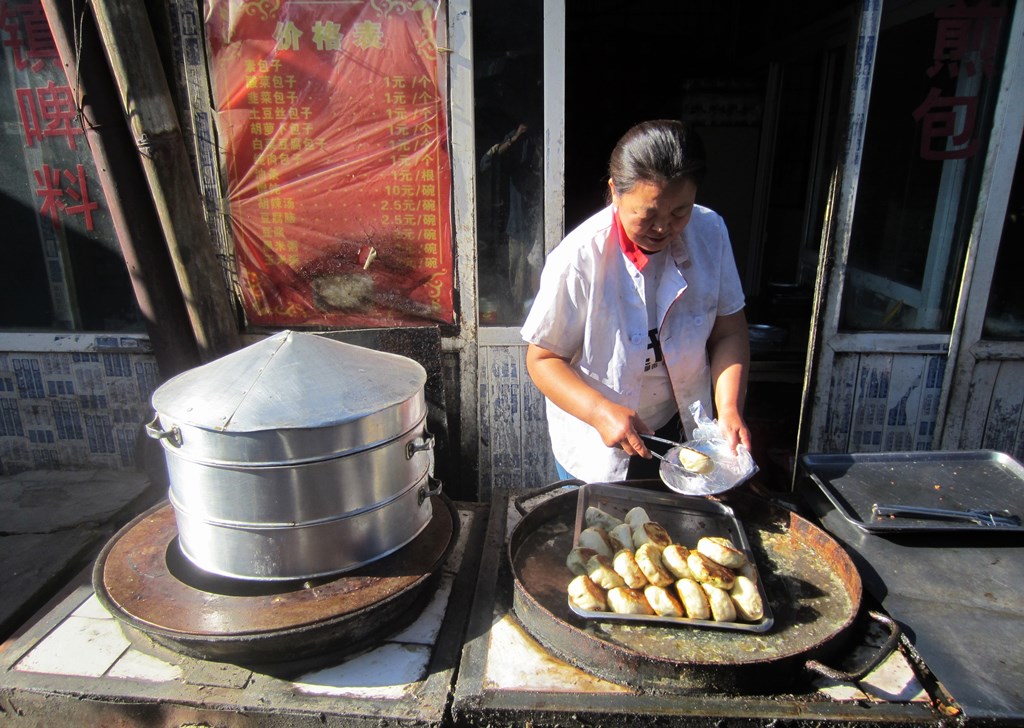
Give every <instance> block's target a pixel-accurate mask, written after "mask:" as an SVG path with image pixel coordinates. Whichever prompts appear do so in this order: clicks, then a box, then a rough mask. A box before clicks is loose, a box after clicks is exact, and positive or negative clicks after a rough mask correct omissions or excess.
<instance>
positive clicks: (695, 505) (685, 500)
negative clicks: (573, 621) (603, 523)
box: [568, 483, 775, 632]
mask: <svg viewBox="0 0 1024 728" xmlns="http://www.w3.org/2000/svg"><path fill="white" fill-rule="evenodd" d="M590 506H595V507H597V508H600V509H601V510H602V511H605V512H606V513H610V514H611V515H613V516H615V517H616V518H619V519H622V518H624V517H625V515H626V513H627V512H628V511H629V510H630V509H632V508H635V507H636V506H640V507H641V508H643V509H644V510H645V511H647V515H648V516H650V518H651V520H652V521H655V522H656V523H660V524H661V525H662V526H664V528H665V530H667V531H668V533H669V536H671V537H672V540H673V541H674V542H676V543H679V544H682V545H683V546H686V547H688V548H689V547H693V546H695V545H696V543H697V539H699V538H701V537H702V536H725V537H726V538H728V539H730V540H731V541H732V542H733V544H734V545H735V546H736V547H737V548H739V549H742V550H743V552H744V553H745V554H746V555H747V557H748V558H749V559H750V562H751V563H752V564H753V565H754V572H755V574H756V575H757V590H758V593H759V594H760V595H761V601H762V602H763V603H764V616H763V617H762V618H761V620H760V621H758V622H716V621H714V620H709V619H687V618H685V617H661V616H649V615H645V614H616V613H614V612H592V611H589V610H586V609H580V608H579V607H577V606H576V605H575V604H573V602H572V600H571V599H570V600H568V602H569V608H570V609H571V610H572V611H573V612H575V613H576V614H578V615H579V616H581V617H586V618H588V619H597V620H602V621H610V620H614V621H625V622H641V623H642V622H648V623H651V622H653V623H656V624H657V625H658V626H662V627H663V626H667V625H680V626H685V627H712V628H715V629H730V630H739V631H745V632H767V631H768V630H769V629H771V627H772V625H773V624H774V623H775V618H774V617H773V616H772V611H771V606H770V605H769V604H768V597H767V596H766V595H765V592H764V585H763V584H762V581H761V577H760V574H757V564H755V563H754V556H753V552H752V551H751V548H750V543H749V542H748V541H747V536H746V534H745V533H744V531H743V526H742V524H741V523H740V522H739V519H737V518H736V516H735V514H734V513H733V510H732V509H731V508H729V506H727V505H724V504H723V503H720V502H718V501H713V500H709V499H707V498H700V497H696V496H686V495H678V494H675V493H657V492H652V491H648V490H642V489H640V488H630V487H626V486H619V485H608V484H605V483H588V484H586V485H582V486H580V489H579V495H578V500H577V504H576V530H575V532H574V533H573V539H572V542H573V546H574V547H575V546H576V545H577V544H578V543H579V537H580V531H582V530H583V529H584V528H586V523H585V522H584V514H585V513H586V510H587V508H589V507H590Z"/></svg>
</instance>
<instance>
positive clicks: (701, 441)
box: [659, 401, 758, 495]
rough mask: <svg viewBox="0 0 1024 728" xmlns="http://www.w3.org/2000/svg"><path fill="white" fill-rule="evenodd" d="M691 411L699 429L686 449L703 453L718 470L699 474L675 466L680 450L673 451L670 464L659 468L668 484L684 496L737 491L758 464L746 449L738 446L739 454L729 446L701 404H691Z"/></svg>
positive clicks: (669, 455)
mask: <svg viewBox="0 0 1024 728" xmlns="http://www.w3.org/2000/svg"><path fill="white" fill-rule="evenodd" d="M689 410H690V414H691V415H692V416H693V421H694V422H696V423H697V428H696V429H695V430H694V431H693V437H692V438H691V439H689V440H687V441H686V444H685V447H688V448H690V449H691V450H697V451H699V452H702V453H704V454H705V455H707V456H708V457H709V458H711V460H712V461H713V462H714V463H715V467H714V468H713V469H712V470H711V472H709V473H707V474H705V475H699V474H697V473H691V472H689V471H687V470H684V469H683V468H681V467H679V466H676V465H672V462H678V459H679V448H678V447H673V448H670V449H669V451H668V452H667V453H665V457H666V459H668V460H669V461H671V462H664V461H663V462H662V463H661V467H660V468H659V472H660V474H661V480H662V482H664V483H665V485H667V486H668V487H669V488H671V489H672V490H674V491H676V492H677V493H683V494H685V495H714V494H716V493H724V492H725V491H727V490H730V489H731V488H735V487H736V486H737V485H739V484H740V483H743V482H745V481H746V480H748V479H749V478H750V477H751V476H752V475H754V473H756V472H757V470H758V468H757V464H756V463H755V462H754V459H753V458H752V457H751V456H750V452H748V451H747V448H746V447H745V446H743V445H737V447H736V454H733V452H732V450H730V449H729V443H728V442H726V440H725V438H723V437H722V431H721V429H720V428H719V427H718V420H713V419H711V418H710V417H708V416H707V413H705V412H704V407H703V406H701V403H700V402H699V401H697V402H694V403H693V404H691V405H690V407H689Z"/></svg>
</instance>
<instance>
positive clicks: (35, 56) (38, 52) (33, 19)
mask: <svg viewBox="0 0 1024 728" xmlns="http://www.w3.org/2000/svg"><path fill="white" fill-rule="evenodd" d="M0 29H2V30H3V32H4V41H3V43H4V45H5V46H6V47H8V48H10V49H11V52H12V55H13V57H14V66H15V68H17V69H18V70H19V71H23V70H25V69H26V68H28V69H30V70H32V71H33V72H35V73H39V72H40V71H42V70H43V66H44V65H45V64H46V63H47V62H53V63H54V64H55V65H56V66H57V67H58V68H60V57H59V56H58V55H57V47H56V46H55V45H54V43H53V36H52V35H50V26H49V25H48V24H47V22H46V15H44V14H43V6H42V4H41V3H40V2H39V0H31V1H30V2H14V1H13V0H12V1H10V2H3V3H0Z"/></svg>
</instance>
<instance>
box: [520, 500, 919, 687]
mask: <svg viewBox="0 0 1024 728" xmlns="http://www.w3.org/2000/svg"><path fill="white" fill-rule="evenodd" d="M573 483H577V484H578V481H564V482H562V483H556V484H554V485H553V486H549V488H551V489H554V488H558V487H561V488H564V487H565V486H566V485H571V484H573ZM629 485H636V486H638V487H637V502H638V504H642V502H643V494H644V488H648V489H650V488H661V484H660V483H658V482H657V481H636V482H631V483H629ZM538 492H542V491H538ZM538 492H534V493H532V494H528V495H526V496H523V497H521V498H519V499H517V500H516V505H517V507H519V508H520V511H521V512H522V513H523V518H522V520H520V522H519V523H518V524H517V525H516V526H515V528H514V529H513V531H512V534H511V535H510V538H509V543H508V558H509V564H510V567H511V572H512V576H513V581H514V593H513V610H514V613H515V615H516V617H517V618H518V619H519V621H520V622H521V623H522V624H523V626H524V628H525V629H526V630H527V631H528V632H529V633H530V634H531V635H532V636H533V637H534V638H535V639H537V640H538V641H539V642H540V643H541V644H542V645H544V647H545V648H547V649H548V650H549V651H551V652H552V653H553V654H554V655H555V656H557V657H559V658H560V659H562V660H564V661H565V662H568V663H569V664H572V665H575V666H576V667H579V668H580V669H582V670H584V671H586V672H589V673H591V674H593V675H596V676H598V677H601V678H604V679H607V680H611V681H613V682H616V683H619V684H624V685H628V686H631V687H634V688H637V689H641V690H655V691H668V692H692V691H696V690H716V691H722V692H734V693H742V694H770V693H776V692H779V691H782V690H785V689H787V688H790V687H792V686H793V685H794V684H795V683H798V682H799V681H800V680H801V679H803V678H805V677H806V676H807V673H811V674H820V675H826V676H828V677H831V678H833V679H839V680H856V679H859V678H860V677H863V676H864V675H866V674H867V673H868V672H870V671H871V670H872V669H873V668H874V667H875V666H876V665H877V664H879V663H880V662H881V661H882V660H883V659H884V658H885V657H886V656H888V654H889V653H890V652H892V650H893V649H895V647H896V645H897V643H898V641H899V629H898V627H897V626H896V624H895V623H894V622H893V621H892V620H890V619H888V618H887V617H885V616H884V615H881V614H877V613H874V612H872V613H870V615H869V616H870V617H871V618H873V619H876V620H878V621H881V622H883V623H884V624H885V626H886V627H887V628H888V629H889V635H888V638H887V640H886V641H885V644H884V645H882V647H881V648H880V649H879V650H878V652H877V654H875V655H874V656H873V658H872V659H870V660H868V661H867V662H866V663H865V664H863V665H861V666H859V667H858V668H856V669H854V670H852V671H849V672H843V671H840V670H836V669H834V668H830V667H828V666H826V665H825V664H824V663H823V662H822V660H827V659H829V658H834V657H836V656H837V655H840V654H841V653H842V652H843V650H844V648H845V646H846V642H847V641H848V637H849V635H850V633H851V632H852V631H853V629H852V627H853V625H854V623H855V622H856V621H857V618H858V615H859V614H860V611H861V580H860V576H859V574H858V573H857V570H856V568H855V566H854V565H853V562H852V561H851V560H850V557H849V556H848V555H847V554H846V552H845V551H844V550H843V549H842V547H841V546H840V545H839V544H838V543H836V542H835V541H834V540H833V539H832V538H831V537H830V536H828V534H826V533H825V532H824V531H823V530H821V529H820V528H818V527H817V526H815V525H813V524H812V523H810V522H809V521H807V520H806V519H804V518H802V517H801V516H799V515H797V514H795V513H792V512H790V511H788V510H785V509H782V508H780V507H778V506H776V505H773V504H772V502H771V501H769V500H766V499H762V498H758V497H754V496H750V495H747V494H744V493H743V492H739V491H737V492H734V494H732V498H730V499H729V505H730V506H731V507H732V508H733V510H734V511H735V513H736V515H737V517H738V518H739V519H740V520H741V522H742V524H743V526H744V529H745V531H746V535H747V538H748V540H749V542H750V547H751V549H752V551H753V554H754V558H755V560H756V563H757V565H758V568H759V571H760V574H761V578H762V580H763V583H764V587H765V592H766V596H767V598H768V601H769V603H770V605H771V609H772V611H773V613H774V618H775V621H774V625H773V626H772V628H771V629H770V630H769V631H768V632H765V633H757V634H755V633H751V632H747V631H738V632H730V631H723V630H716V629H700V628H696V627H689V626H665V627H661V626H654V625H651V624H650V623H643V624H637V623H630V622H623V621H620V620H600V619H594V620H590V619H585V618H582V617H580V616H578V615H576V614H574V613H573V612H572V611H571V609H570V608H569V606H568V603H567V600H566V587H567V586H568V583H569V581H570V579H571V578H572V574H571V573H570V572H569V570H568V569H567V568H566V566H565V557H566V555H567V554H568V553H569V551H570V549H571V548H572V541H573V534H574V527H575V519H576V505H577V492H576V491H575V490H570V491H568V492H565V493H562V494H559V495H555V496H553V497H551V498H550V499H549V500H547V501H545V502H543V503H541V504H540V505H539V506H537V507H535V508H534V509H533V510H530V511H527V510H526V508H525V507H523V504H524V503H525V502H527V501H528V499H532V498H534V497H536V495H537V494H538ZM723 500H724V499H723Z"/></svg>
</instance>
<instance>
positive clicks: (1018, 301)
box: [984, 147, 1024, 340]
mask: <svg viewBox="0 0 1024 728" xmlns="http://www.w3.org/2000/svg"><path fill="white" fill-rule="evenodd" d="M1022 160H1024V147H1022V148H1021V152H1018V154H1017V171H1016V172H1015V173H1014V175H1013V187H1012V188H1011V189H1010V202H1009V205H1008V206H1007V208H1006V221H1005V222H1004V223H1003V236H1002V238H1001V239H1000V241H999V255H998V257H997V258H996V270H995V275H994V276H993V278H992V291H991V293H990V294H989V299H988V310H987V311H986V313H985V327H984V336H985V337H986V338H989V339H1016V340H1020V339H1024V286H1022V285H1021V280H1020V274H1021V271H1022V270H1024V244H1022V243H1024V170H1022V166H1024V161H1022Z"/></svg>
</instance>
